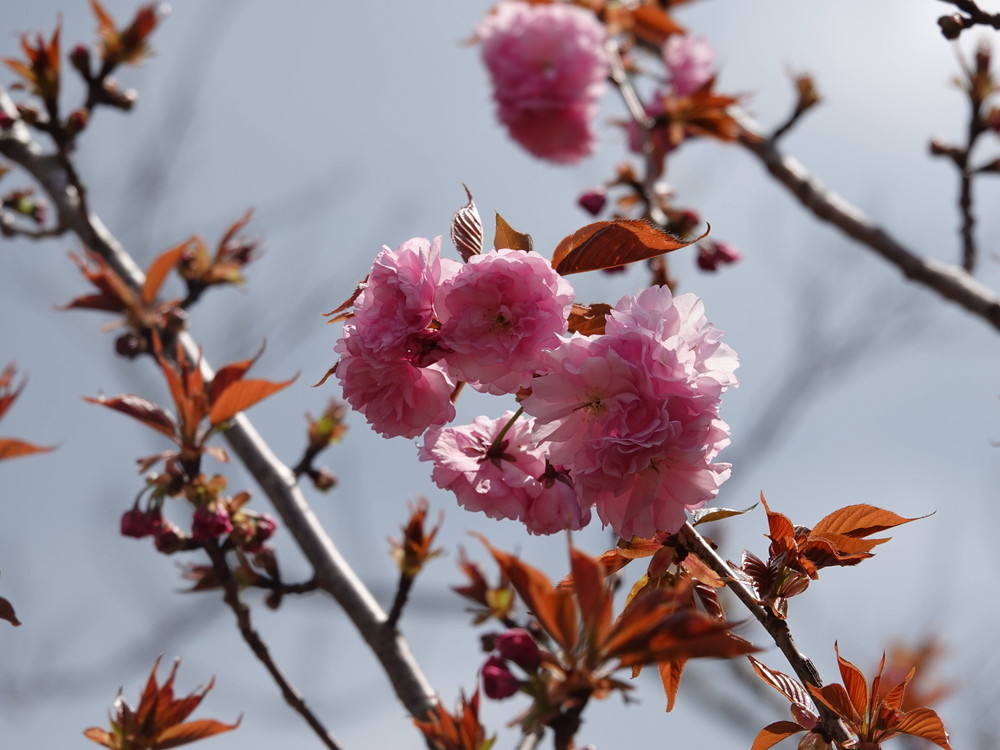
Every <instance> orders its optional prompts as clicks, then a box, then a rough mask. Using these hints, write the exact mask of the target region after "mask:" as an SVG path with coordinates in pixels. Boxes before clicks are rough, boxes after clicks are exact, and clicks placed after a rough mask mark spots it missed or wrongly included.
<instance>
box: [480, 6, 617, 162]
mask: <svg viewBox="0 0 1000 750" xmlns="http://www.w3.org/2000/svg"><path fill="white" fill-rule="evenodd" d="M476 33H477V36H478V37H479V39H480V41H481V42H482V55H483V61H484V62H485V63H486V67H487V68H488V69H489V71H490V75H491V77H492V79H493V91H494V98H495V99H496V102H497V115H498V117H499V119H500V121H501V122H502V123H503V124H504V125H506V126H507V128H508V130H509V131H510V134H511V137H513V138H514V140H516V141H517V142H518V143H520V144H521V145H522V146H524V147H525V148H526V149H527V150H528V151H530V152H531V153H532V154H534V155H535V156H538V157H540V158H543V159H549V160H551V161H554V162H561V163H572V162H576V161H579V160H580V159H582V158H583V157H585V156H587V155H588V154H590V153H591V152H592V151H593V148H594V142H595V136H594V133H593V130H592V123H593V120H594V118H595V117H596V114H597V99H598V98H599V97H600V96H601V94H602V93H603V91H604V85H605V79H606V78H607V76H608V71H609V64H608V58H607V54H606V52H605V50H604V41H605V38H606V31H605V29H604V26H603V25H602V24H601V23H600V21H598V20H597V17H596V16H595V15H594V14H593V13H592V12H590V11H588V10H585V9H583V8H579V7H576V6H572V5H567V4H563V3H553V4H537V5H536V4H529V3H525V2H517V1H516V0H508V1H507V2H502V3H500V5H498V6H497V7H496V9H495V10H494V12H493V13H491V14H490V15H489V16H487V17H486V18H485V19H484V20H483V21H482V22H481V23H480V24H479V27H478V29H477V31H476Z"/></svg>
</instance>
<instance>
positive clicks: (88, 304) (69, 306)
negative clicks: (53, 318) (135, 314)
mask: <svg viewBox="0 0 1000 750" xmlns="http://www.w3.org/2000/svg"><path fill="white" fill-rule="evenodd" d="M58 309H59V310H102V311H104V312H120V311H121V309H122V303H121V301H120V300H118V299H117V298H115V297H112V296H111V295H109V294H106V293H105V292H101V293H100V294H84V295H82V296H80V297H76V298H75V299H72V300H70V301H69V302H67V303H66V304H65V305H62V306H60V307H59V308H58Z"/></svg>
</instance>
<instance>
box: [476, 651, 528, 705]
mask: <svg viewBox="0 0 1000 750" xmlns="http://www.w3.org/2000/svg"><path fill="white" fill-rule="evenodd" d="M482 671H483V692H484V693H486V696H487V697H488V698H492V699H493V700H495V701H499V700H503V699H504V698H510V696H512V695H514V693H516V692H517V689H518V687H519V686H520V682H519V681H518V679H517V678H516V677H515V676H514V675H513V673H512V672H511V671H510V670H509V669H507V665H506V664H504V662H503V660H502V659H500V658H498V657H496V656H491V657H490V658H489V659H487V660H486V663H485V664H484V665H483V670H482Z"/></svg>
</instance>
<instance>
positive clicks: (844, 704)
mask: <svg viewBox="0 0 1000 750" xmlns="http://www.w3.org/2000/svg"><path fill="white" fill-rule="evenodd" d="M807 687H808V688H809V692H810V693H811V694H812V696H813V698H815V699H816V700H817V701H819V702H820V703H822V704H823V705H824V706H826V707H827V708H828V709H830V710H831V711H833V712H834V713H835V714H837V716H839V717H841V718H842V719H845V720H846V721H847V722H848V723H849V724H853V725H855V726H857V725H858V724H860V723H861V716H860V714H858V712H857V711H856V710H855V709H854V704H853V703H851V697H850V696H849V695H848V694H847V691H846V690H845V689H844V686H843V685H837V684H833V685H824V686H823V687H821V688H817V687H815V686H813V685H808V686H807Z"/></svg>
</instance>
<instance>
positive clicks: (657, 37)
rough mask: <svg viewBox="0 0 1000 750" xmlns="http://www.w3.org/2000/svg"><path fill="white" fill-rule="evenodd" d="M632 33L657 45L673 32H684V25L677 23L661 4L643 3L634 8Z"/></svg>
mask: <svg viewBox="0 0 1000 750" xmlns="http://www.w3.org/2000/svg"><path fill="white" fill-rule="evenodd" d="M632 22H633V26H632V33H633V34H635V35H636V36H637V37H638V38H639V39H641V40H642V41H644V42H646V43H647V44H652V45H654V46H656V47H659V46H660V45H662V44H663V43H664V42H665V41H666V40H667V37H668V36H670V35H671V34H683V33H684V27H683V26H681V25H680V24H679V23H677V22H676V21H675V20H674V19H673V18H671V17H670V15H669V14H668V13H667V12H666V11H665V10H663V9H662V8H661V7H660V6H658V5H656V4H653V3H643V4H640V5H638V6H637V7H635V8H633V9H632Z"/></svg>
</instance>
